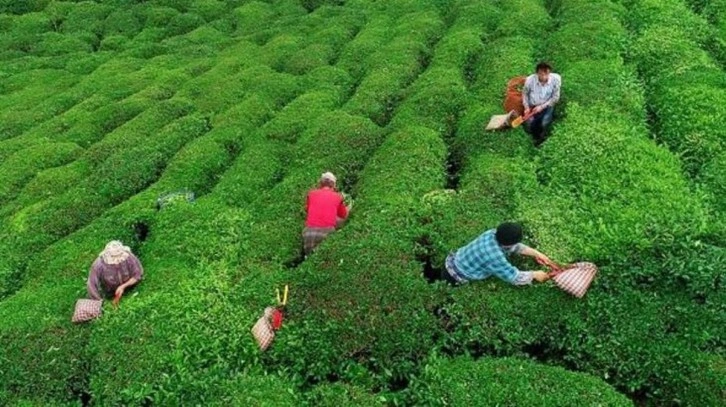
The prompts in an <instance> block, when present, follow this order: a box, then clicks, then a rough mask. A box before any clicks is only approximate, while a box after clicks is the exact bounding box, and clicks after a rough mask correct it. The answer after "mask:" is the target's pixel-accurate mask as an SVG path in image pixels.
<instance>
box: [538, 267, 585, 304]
mask: <svg viewBox="0 0 726 407" xmlns="http://www.w3.org/2000/svg"><path fill="white" fill-rule="evenodd" d="M537 262H538V263H540V264H542V265H544V266H547V267H549V268H550V270H551V271H550V272H549V275H550V278H551V279H552V281H554V282H555V284H557V286H558V287H560V288H561V289H562V290H563V291H565V292H567V293H570V294H572V295H574V296H575V297H577V298H582V297H584V296H585V294H586V293H587V290H588V289H589V288H590V285H591V284H592V281H593V280H594V279H595V275H596V274H597V272H598V269H597V266H596V265H595V264H594V263H589V262H578V263H572V264H568V265H565V266H561V265H559V264H557V263H554V262H541V261H539V260H538V261H537Z"/></svg>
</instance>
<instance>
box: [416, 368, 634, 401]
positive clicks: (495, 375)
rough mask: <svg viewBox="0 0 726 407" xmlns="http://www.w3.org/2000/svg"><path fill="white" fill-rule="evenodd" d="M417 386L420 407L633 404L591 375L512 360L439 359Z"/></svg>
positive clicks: (428, 369)
mask: <svg viewBox="0 0 726 407" xmlns="http://www.w3.org/2000/svg"><path fill="white" fill-rule="evenodd" d="M416 387H417V390H416V393H417V401H416V404H418V405H533V404H537V405H543V406H550V405H551V406H561V405H563V403H564V404H568V405H571V404H577V405H584V406H631V405H633V403H632V402H631V401H630V400H628V399H627V398H625V396H623V395H622V394H619V393H617V392H616V391H615V390H614V389H612V388H611V387H610V386H608V385H607V384H605V383H603V382H602V381H601V380H599V379H597V378H595V377H592V376H588V375H585V374H582V373H573V372H568V371H566V370H565V369H562V368H559V367H549V366H542V365H538V364H537V363H534V362H532V361H530V360H523V359H514V358H502V359H481V360H477V361H474V360H470V359H466V358H457V359H453V360H446V359H443V360H437V361H434V362H433V363H431V364H430V365H427V366H426V368H425V370H424V376H423V378H422V379H421V383H420V384H417V386H416Z"/></svg>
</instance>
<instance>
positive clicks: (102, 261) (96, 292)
mask: <svg viewBox="0 0 726 407" xmlns="http://www.w3.org/2000/svg"><path fill="white" fill-rule="evenodd" d="M143 276H144V269H143V267H142V266H141V262H140V261H139V259H138V258H137V257H136V256H135V255H134V254H133V253H131V249H129V248H128V247H127V246H124V245H123V243H121V242H119V241H118V240H113V241H111V242H109V243H108V244H107V245H106V247H105V248H104V249H103V251H102V252H101V253H100V254H99V255H98V258H96V261H94V262H93V265H92V266H91V272H90V274H89V276H88V296H89V297H91V299H94V300H101V299H103V297H110V296H114V297H115V298H116V300H115V301H118V299H119V298H121V296H122V295H123V294H124V291H125V290H126V289H127V288H129V287H131V286H133V285H135V284H137V283H138V282H139V281H141V279H142V278H143Z"/></svg>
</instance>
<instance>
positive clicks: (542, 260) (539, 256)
mask: <svg viewBox="0 0 726 407" xmlns="http://www.w3.org/2000/svg"><path fill="white" fill-rule="evenodd" d="M534 259H535V260H537V263H539V264H541V265H543V266H550V265H552V260H550V258H549V257H547V256H545V255H544V254H542V253H538V254H537V255H536V256H534Z"/></svg>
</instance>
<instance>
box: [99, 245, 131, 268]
mask: <svg viewBox="0 0 726 407" xmlns="http://www.w3.org/2000/svg"><path fill="white" fill-rule="evenodd" d="M130 255H131V249H130V248H129V247H128V246H124V245H123V243H121V242H119V241H118V240H112V241H110V242H108V244H107V245H106V248H104V249H103V251H102V252H101V254H100V255H99V256H100V257H101V259H103V262H104V263H106V264H120V263H123V262H125V261H126V259H128V258H129V256H130Z"/></svg>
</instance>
